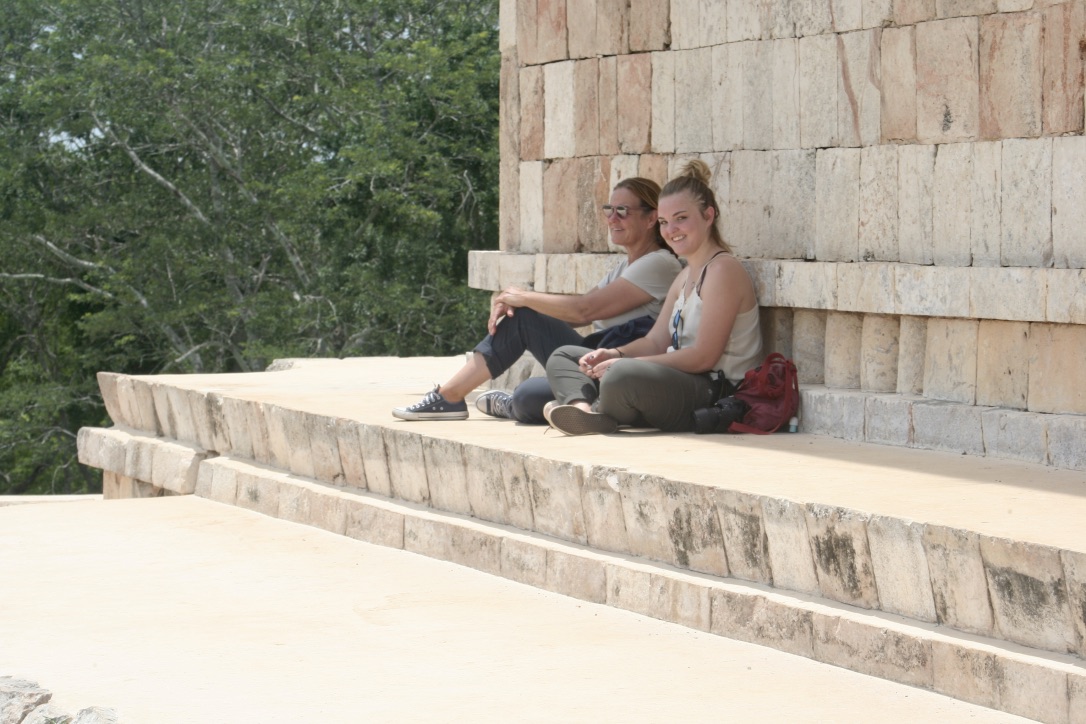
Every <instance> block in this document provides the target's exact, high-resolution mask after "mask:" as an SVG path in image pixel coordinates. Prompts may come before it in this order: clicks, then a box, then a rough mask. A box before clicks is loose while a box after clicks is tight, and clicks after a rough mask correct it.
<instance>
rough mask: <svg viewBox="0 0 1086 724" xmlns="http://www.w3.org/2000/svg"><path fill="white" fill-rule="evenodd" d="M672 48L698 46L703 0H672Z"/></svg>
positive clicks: (682, 48)
mask: <svg viewBox="0 0 1086 724" xmlns="http://www.w3.org/2000/svg"><path fill="white" fill-rule="evenodd" d="M670 4H671V50H687V49H689V48H696V47H698V44H699V42H700V41H701V31H700V29H699V26H700V21H701V0H671V3H670Z"/></svg>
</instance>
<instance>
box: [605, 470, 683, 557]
mask: <svg viewBox="0 0 1086 724" xmlns="http://www.w3.org/2000/svg"><path fill="white" fill-rule="evenodd" d="M664 484H665V481H664V480H663V479H662V478H658V477H655V476H652V475H636V474H633V473H627V472H622V473H619V474H618V485H619V489H620V490H619V492H620V493H621V495H622V515H623V520H624V521H625V524H626V538H627V541H628V542H629V552H630V554H631V555H635V556H639V557H642V558H650V559H652V560H656V561H673V560H674V559H675V554H674V546H673V545H672V543H671V540H670V538H669V537H668V530H667V524H668V521H667V519H666V515H667V513H666V510H667V507H666V503H665V501H664V493H663V486H664Z"/></svg>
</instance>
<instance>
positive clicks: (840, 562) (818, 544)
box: [807, 504, 879, 608]
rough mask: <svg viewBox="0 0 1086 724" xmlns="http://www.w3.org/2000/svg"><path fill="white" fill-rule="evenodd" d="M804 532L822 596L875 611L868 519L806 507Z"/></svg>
mask: <svg viewBox="0 0 1086 724" xmlns="http://www.w3.org/2000/svg"><path fill="white" fill-rule="evenodd" d="M807 530H808V532H809V533H810V538H811V552H812V553H813V554H814V565H815V571H816V572H817V573H818V584H819V588H820V590H821V591H822V595H823V596H825V597H826V598H829V599H832V600H834V601H841V602H842V603H849V604H852V605H854V606H860V607H861V608H878V607H879V592H878V587H877V586H876V583H875V576H874V571H873V568H872V565H871V551H870V548H869V547H868V542H867V516H865V515H863V514H862V513H858V512H856V511H851V510H846V509H844V508H835V507H831V506H827V505H817V504H808V505H807Z"/></svg>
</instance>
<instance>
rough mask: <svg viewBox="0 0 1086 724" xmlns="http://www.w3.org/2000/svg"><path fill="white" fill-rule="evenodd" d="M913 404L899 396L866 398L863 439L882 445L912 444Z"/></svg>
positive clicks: (911, 401) (906, 398) (913, 400)
mask: <svg viewBox="0 0 1086 724" xmlns="http://www.w3.org/2000/svg"><path fill="white" fill-rule="evenodd" d="M913 402H915V399H913V398H909V397H902V396H901V395H879V396H871V397H868V398H867V400H866V401H865V402H864V416H865V420H864V425H865V426H864V439H865V440H866V441H868V442H876V443H881V444H883V445H900V446H903V447H904V446H907V445H909V444H910V443H911V442H912V432H913V426H912V421H913Z"/></svg>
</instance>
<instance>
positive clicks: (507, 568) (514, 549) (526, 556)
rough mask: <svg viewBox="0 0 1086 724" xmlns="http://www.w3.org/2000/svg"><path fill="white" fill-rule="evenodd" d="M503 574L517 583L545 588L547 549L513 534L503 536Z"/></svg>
mask: <svg viewBox="0 0 1086 724" xmlns="http://www.w3.org/2000/svg"><path fill="white" fill-rule="evenodd" d="M501 566H502V567H501V575H502V576H503V577H504V578H508V579H509V580H511V581H516V582H517V583H526V584H527V585H529V586H535V587H536V588H544V587H545V585H546V583H547V549H546V548H544V547H542V546H539V545H536V544H535V543H534V542H528V541H526V540H521V539H519V538H514V537H512V536H505V537H504V538H502V548H501Z"/></svg>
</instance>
